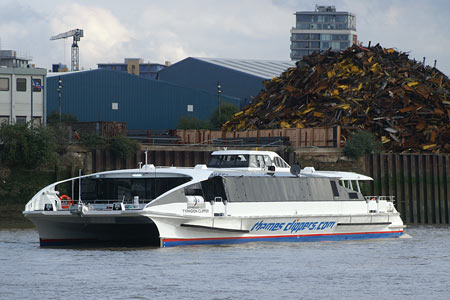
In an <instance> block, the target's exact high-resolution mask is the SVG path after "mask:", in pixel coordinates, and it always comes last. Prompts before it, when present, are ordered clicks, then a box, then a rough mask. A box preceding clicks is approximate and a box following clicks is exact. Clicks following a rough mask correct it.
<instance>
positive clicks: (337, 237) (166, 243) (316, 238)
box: [162, 231, 403, 247]
mask: <svg viewBox="0 0 450 300" xmlns="http://www.w3.org/2000/svg"><path fill="white" fill-rule="evenodd" d="M402 234H403V232H402V231H400V232H399V231H395V232H377V233H350V234H329V235H325V234H324V235H303V236H302V235H299V236H295V235H294V236H277V237H241V238H211V239H185V240H183V239H176V240H171V239H167V240H164V239H163V241H162V247H175V246H188V245H213V244H242V243H251V242H320V241H342V240H362V239H376V238H398V237H400V236H401V235H402Z"/></svg>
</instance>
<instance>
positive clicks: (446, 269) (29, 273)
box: [0, 227, 450, 300]
mask: <svg viewBox="0 0 450 300" xmlns="http://www.w3.org/2000/svg"><path fill="white" fill-rule="evenodd" d="M407 233H408V235H409V236H410V237H409V238H399V239H383V240H363V241H342V242H317V243H316V242H313V243H250V244H241V245H231V246H190V247H179V248H164V249H160V248H137V249H129V248H106V249H98V248H95V249H92V248H91V249H67V248H66V249H49V248H40V247H39V243H38V234H37V231H36V230H34V229H24V230H11V229H8V230H0V299H65V300H69V299H450V279H449V276H450V275H449V274H450V228H448V227H415V228H408V229H407Z"/></svg>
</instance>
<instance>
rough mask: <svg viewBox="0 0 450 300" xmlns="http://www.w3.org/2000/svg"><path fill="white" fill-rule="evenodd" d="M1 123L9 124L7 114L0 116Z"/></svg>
mask: <svg viewBox="0 0 450 300" xmlns="http://www.w3.org/2000/svg"><path fill="white" fill-rule="evenodd" d="M1 124H9V117H8V116H0V125H1Z"/></svg>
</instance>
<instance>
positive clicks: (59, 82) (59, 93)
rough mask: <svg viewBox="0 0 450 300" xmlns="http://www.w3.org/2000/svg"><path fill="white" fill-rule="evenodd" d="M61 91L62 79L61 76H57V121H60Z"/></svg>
mask: <svg viewBox="0 0 450 300" xmlns="http://www.w3.org/2000/svg"><path fill="white" fill-rule="evenodd" d="M61 91H62V80H61V76H59V77H58V97H59V123H61Z"/></svg>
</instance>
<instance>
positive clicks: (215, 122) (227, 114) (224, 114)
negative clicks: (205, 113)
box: [210, 102, 239, 128]
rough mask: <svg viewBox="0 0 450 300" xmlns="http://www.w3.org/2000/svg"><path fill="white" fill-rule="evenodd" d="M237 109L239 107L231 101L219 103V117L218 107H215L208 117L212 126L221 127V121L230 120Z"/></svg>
mask: <svg viewBox="0 0 450 300" xmlns="http://www.w3.org/2000/svg"><path fill="white" fill-rule="evenodd" d="M238 111H239V108H238V107H237V106H236V105H234V104H231V103H227V102H225V103H223V104H221V105H220V117H219V107H218V108H216V109H215V110H214V111H213V113H212V115H211V118H210V122H211V126H212V128H221V127H222V125H223V123H225V122H226V121H229V120H231V118H232V117H233V115H234V114H235V113H237V112H238Z"/></svg>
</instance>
